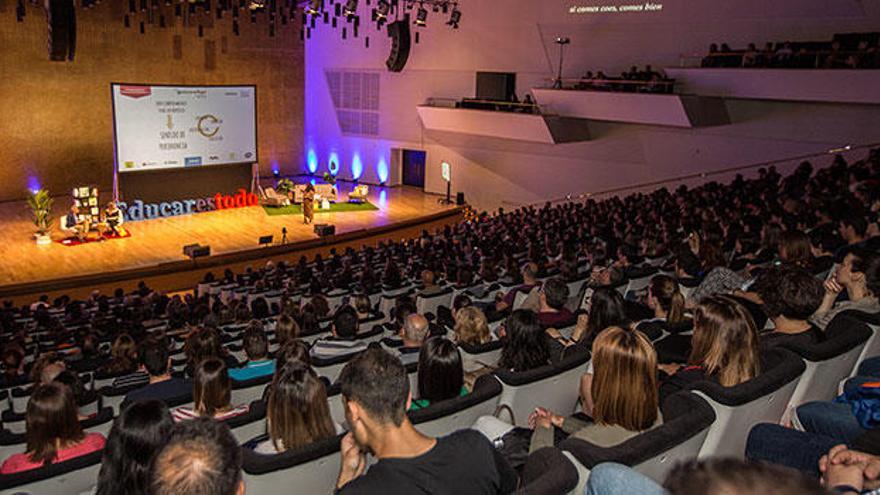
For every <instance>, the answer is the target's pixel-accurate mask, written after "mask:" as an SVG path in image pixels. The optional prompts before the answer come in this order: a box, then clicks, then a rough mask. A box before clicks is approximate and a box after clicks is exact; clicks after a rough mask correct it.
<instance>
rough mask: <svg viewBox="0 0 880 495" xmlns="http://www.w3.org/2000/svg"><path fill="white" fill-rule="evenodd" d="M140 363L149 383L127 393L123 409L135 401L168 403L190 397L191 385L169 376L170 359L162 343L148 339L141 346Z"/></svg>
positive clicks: (166, 348) (186, 381)
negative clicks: (151, 400) (152, 400)
mask: <svg viewBox="0 0 880 495" xmlns="http://www.w3.org/2000/svg"><path fill="white" fill-rule="evenodd" d="M140 361H141V367H142V368H143V369H144V371H146V372H147V373H148V374H149V375H150V377H149V383H148V384H147V385H145V386H143V387H140V388H136V389H134V390H132V391H130V392H128V393H127V394H126V395H125V400H124V401H123V402H122V407H123V409H124V408H125V407H126V406H127V405H128V404H131V403H132V402H136V401H143V400H149V399H157V400H162V401H166V402H168V401H169V400H172V399H176V400H185V399H186V398H189V397H191V396H192V384H191V383H190V382H189V381H188V380H185V379H183V378H177V377H175V376H172V375H171V358H170V357H169V355H168V347H167V346H166V345H165V343H164V342H162V341H160V340H155V339H148V340H147V341H146V342H144V343H143V344H141V349H140Z"/></svg>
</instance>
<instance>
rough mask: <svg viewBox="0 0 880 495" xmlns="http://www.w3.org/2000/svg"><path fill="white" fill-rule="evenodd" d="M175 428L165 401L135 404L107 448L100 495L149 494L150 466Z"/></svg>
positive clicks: (112, 433)
mask: <svg viewBox="0 0 880 495" xmlns="http://www.w3.org/2000/svg"><path fill="white" fill-rule="evenodd" d="M172 426H174V421H173V420H172V419H171V414H170V413H169V412H168V408H167V407H166V406H165V404H164V403H163V402H161V401H158V400H150V401H144V402H135V403H133V404H131V405H130V406H129V407H127V408H125V410H124V411H123V412H122V414H121V415H120V416H119V417H117V418H116V420H115V421H114V422H113V428H111V429H110V434H109V435H108V437H107V444H106V445H105V446H104V456H103V458H102V459H101V471H100V473H99V474H98V486H97V495H117V494H120V493H124V494H126V495H147V494H148V493H149V488H150V464H151V463H152V462H153V457H154V456H155V455H156V453H158V452H159V450H160V449H161V448H162V446H164V445H165V442H166V441H167V440H168V434H169V433H170V432H171V427H172Z"/></svg>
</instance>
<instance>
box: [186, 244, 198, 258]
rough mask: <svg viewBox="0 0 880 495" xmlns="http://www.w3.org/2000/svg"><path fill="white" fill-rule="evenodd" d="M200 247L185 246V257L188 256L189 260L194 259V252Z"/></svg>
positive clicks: (196, 245)
mask: <svg viewBox="0 0 880 495" xmlns="http://www.w3.org/2000/svg"><path fill="white" fill-rule="evenodd" d="M198 247H199V245H198V244H187V245H186V246H183V255H184V256H186V257H187V258H192V257H193V255H192V253H193V251H194V250H195V249H197V248H198Z"/></svg>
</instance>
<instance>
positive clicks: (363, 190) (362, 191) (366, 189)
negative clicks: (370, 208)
mask: <svg viewBox="0 0 880 495" xmlns="http://www.w3.org/2000/svg"><path fill="white" fill-rule="evenodd" d="M369 194H370V186H365V185H363V184H361V185H359V186H357V187H355V188H354V190H353V191H352V192H351V194H349V195H348V202H349V203H363V202H365V201H366V200H367V195H369Z"/></svg>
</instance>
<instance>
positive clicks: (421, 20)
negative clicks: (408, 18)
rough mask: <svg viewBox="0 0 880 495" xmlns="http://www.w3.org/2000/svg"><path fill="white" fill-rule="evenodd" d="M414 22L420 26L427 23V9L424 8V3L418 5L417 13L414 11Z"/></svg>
mask: <svg viewBox="0 0 880 495" xmlns="http://www.w3.org/2000/svg"><path fill="white" fill-rule="evenodd" d="M415 24H416V25H417V26H422V27H424V26H427V25H428V9H426V8H425V6H424V4H422V5H419V11H418V13H416V20H415Z"/></svg>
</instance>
